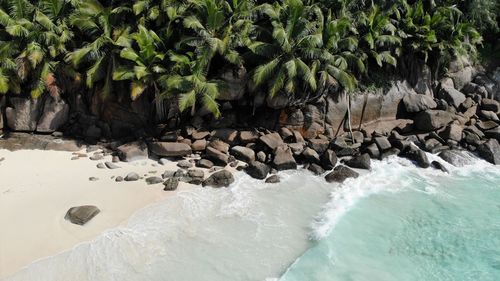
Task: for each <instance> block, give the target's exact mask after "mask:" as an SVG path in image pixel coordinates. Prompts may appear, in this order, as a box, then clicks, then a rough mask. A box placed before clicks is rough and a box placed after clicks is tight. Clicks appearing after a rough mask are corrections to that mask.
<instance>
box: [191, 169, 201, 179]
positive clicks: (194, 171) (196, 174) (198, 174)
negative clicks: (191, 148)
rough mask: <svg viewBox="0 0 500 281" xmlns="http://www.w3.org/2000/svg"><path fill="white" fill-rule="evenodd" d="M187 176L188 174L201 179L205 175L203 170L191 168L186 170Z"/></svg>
mask: <svg viewBox="0 0 500 281" xmlns="http://www.w3.org/2000/svg"><path fill="white" fill-rule="evenodd" d="M188 176H190V177H192V178H201V179H203V178H204V177H205V172H203V170H200V169H192V170H189V171H188Z"/></svg>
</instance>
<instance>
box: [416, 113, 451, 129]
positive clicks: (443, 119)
mask: <svg viewBox="0 0 500 281" xmlns="http://www.w3.org/2000/svg"><path fill="white" fill-rule="evenodd" d="M453 119H454V115H453V114H452V113H449V112H447V111H443V110H426V111H423V112H420V113H419V114H417V116H415V119H414V121H415V127H416V128H417V129H418V130H422V131H434V130H437V129H439V128H442V127H444V126H446V125H448V124H449V123H451V121H453Z"/></svg>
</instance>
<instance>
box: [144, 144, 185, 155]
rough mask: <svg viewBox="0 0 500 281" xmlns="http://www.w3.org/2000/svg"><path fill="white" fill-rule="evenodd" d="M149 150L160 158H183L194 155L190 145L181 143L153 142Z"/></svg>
mask: <svg viewBox="0 0 500 281" xmlns="http://www.w3.org/2000/svg"><path fill="white" fill-rule="evenodd" d="M149 149H150V150H151V152H152V153H153V154H155V155H157V156H160V157H183V156H187V155H189V154H191V153H192V150H191V146H190V145H189V144H186V143H180V142H152V143H150V144H149Z"/></svg>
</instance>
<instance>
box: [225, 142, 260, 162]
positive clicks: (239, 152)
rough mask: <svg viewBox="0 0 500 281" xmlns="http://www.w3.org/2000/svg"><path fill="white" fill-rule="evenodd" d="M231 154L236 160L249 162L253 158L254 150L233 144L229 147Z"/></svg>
mask: <svg viewBox="0 0 500 281" xmlns="http://www.w3.org/2000/svg"><path fill="white" fill-rule="evenodd" d="M231 154H232V155H234V157H235V158H236V159H238V160H241V161H244V162H247V163H250V162H253V161H254V160H255V151H253V150H252V149H250V148H248V147H244V146H234V147H232V148H231Z"/></svg>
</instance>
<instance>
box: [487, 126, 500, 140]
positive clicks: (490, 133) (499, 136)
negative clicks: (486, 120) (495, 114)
mask: <svg viewBox="0 0 500 281" xmlns="http://www.w3.org/2000/svg"><path fill="white" fill-rule="evenodd" d="M484 134H485V135H486V136H487V137H488V138H492V139H496V140H497V141H500V127H496V128H493V129H490V130H487V131H485V132H484Z"/></svg>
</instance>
